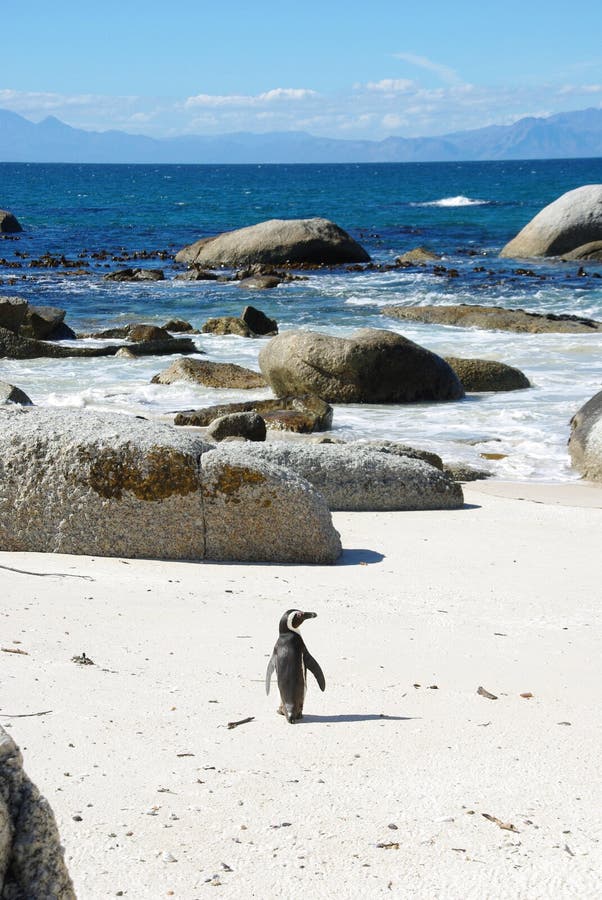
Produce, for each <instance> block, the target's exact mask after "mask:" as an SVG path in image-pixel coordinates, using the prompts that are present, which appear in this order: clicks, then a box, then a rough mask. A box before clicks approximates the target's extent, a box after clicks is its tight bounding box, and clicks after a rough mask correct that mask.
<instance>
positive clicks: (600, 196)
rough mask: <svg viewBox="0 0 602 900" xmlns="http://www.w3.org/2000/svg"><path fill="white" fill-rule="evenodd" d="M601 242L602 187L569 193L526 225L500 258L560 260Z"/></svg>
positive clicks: (589, 186)
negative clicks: (591, 244)
mask: <svg viewBox="0 0 602 900" xmlns="http://www.w3.org/2000/svg"><path fill="white" fill-rule="evenodd" d="M601 240H602V184H586V185H583V186H582V187H578V188H575V190H573V191H568V192H567V193H566V194H563V195H562V196H561V197H558V199H557V200H554V202H553V203H550V204H549V205H548V206H545V207H544V208H543V209H542V210H541V212H539V213H537V215H536V216H535V217H534V218H533V219H531V221H530V222H529V223H528V224H527V225H525V227H524V228H523V229H522V231H519V233H518V234H517V235H516V237H515V238H513V239H512V240H511V241H509V243H507V244H506V246H505V247H504V248H503V250H502V251H501V253H500V256H510V257H519V258H528V257H532V256H562V255H563V254H566V253H570V252H572V251H574V250H576V249H577V248H578V247H582V246H583V245H584V244H589V243H590V242H591V241H601Z"/></svg>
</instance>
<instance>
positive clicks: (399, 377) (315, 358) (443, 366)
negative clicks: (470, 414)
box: [259, 328, 464, 403]
mask: <svg viewBox="0 0 602 900" xmlns="http://www.w3.org/2000/svg"><path fill="white" fill-rule="evenodd" d="M259 366H260V369H261V372H262V375H263V376H264V377H265V378H266V380H267V381H268V382H269V384H270V386H271V388H272V390H273V391H274V393H275V394H278V395H280V396H286V395H291V394H297V395H298V394H308V393H309V394H316V395H317V396H318V397H321V398H322V399H323V400H326V402H328V403H416V402H420V401H445V400H458V399H460V398H462V397H463V396H464V389H463V388H462V384H461V382H460V380H459V378H458V376H457V375H456V374H455V372H454V371H453V369H452V368H451V367H450V366H449V365H448V364H447V363H446V362H445V360H443V359H441V357H439V356H436V354H434V353H431V352H430V351H429V350H426V349H425V348H424V347H420V346H419V345H418V344H415V343H414V342H413V341H409V340H407V338H404V337H402V336H401V335H399V334H396V333H395V332H392V331H385V330H384V329H379V328H363V329H361V330H360V331H357V332H356V333H355V334H353V335H352V336H351V337H350V338H340V337H334V336H332V335H328V334H322V333H319V332H313V331H288V332H286V333H284V334H279V335H278V336H277V337H275V338H272V340H271V341H270V342H269V344H267V345H266V346H265V347H263V349H262V350H261V352H260V354H259Z"/></svg>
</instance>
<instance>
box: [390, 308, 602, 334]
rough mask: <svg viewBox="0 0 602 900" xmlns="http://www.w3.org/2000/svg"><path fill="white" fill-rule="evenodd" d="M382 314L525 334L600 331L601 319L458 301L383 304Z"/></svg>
mask: <svg viewBox="0 0 602 900" xmlns="http://www.w3.org/2000/svg"><path fill="white" fill-rule="evenodd" d="M382 311H383V315H385V316H391V317H392V318H394V319H403V320H405V319H409V320H410V321H412V322H426V323H427V324H431V325H455V326H457V327H458V328H484V329H487V330H491V331H514V332H517V333H527V334H552V333H554V334H556V333H558V334H591V333H592V332H594V331H602V322H596V321H595V320H594V319H584V318H582V317H580V316H573V315H570V314H566V315H564V314H557V313H532V312H525V310H524V309H505V308H504V307H502V306H480V305H479V304H477V303H475V304H472V303H460V304H458V305H457V306H385V307H383V310H382Z"/></svg>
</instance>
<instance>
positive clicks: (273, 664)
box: [265, 653, 276, 694]
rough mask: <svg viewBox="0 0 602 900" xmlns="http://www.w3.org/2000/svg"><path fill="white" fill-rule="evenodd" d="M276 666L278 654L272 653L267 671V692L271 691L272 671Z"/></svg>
mask: <svg viewBox="0 0 602 900" xmlns="http://www.w3.org/2000/svg"><path fill="white" fill-rule="evenodd" d="M275 668H276V654H275V653H272V656H271V658H270V661H269V663H268V667H267V669H266V673H265V692H266V694H269V693H270V682H271V680H272V672H273V671H274V669H275Z"/></svg>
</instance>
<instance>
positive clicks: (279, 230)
mask: <svg viewBox="0 0 602 900" xmlns="http://www.w3.org/2000/svg"><path fill="white" fill-rule="evenodd" d="M369 259H370V257H369V255H368V254H367V253H366V251H365V250H364V248H363V247H361V246H360V245H359V244H358V243H357V241H354V240H353V238H351V237H350V236H349V235H348V234H347V232H346V231H343V229H342V228H340V227H339V226H338V225H335V224H334V222H329V221H328V219H320V218H315V219H271V220H270V221H268V222H260V223H259V224H257V225H250V226H248V227H246V228H239V229H237V230H236V231H228V232H225V233H223V234H220V235H217V236H216V237H209V238H203V239H202V240H200V241H197V242H196V243H194V244H191V245H190V246H188V247H184V249H183V250H180V252H179V253H178V254H176V262H181V263H188V264H193V265H196V266H200V267H203V266H205V267H207V268H218V267H219V266H228V267H236V266H245V265H253V264H254V263H266V264H269V265H295V264H296V263H308V264H313V265H339V264H342V263H352V262H368V261H369Z"/></svg>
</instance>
